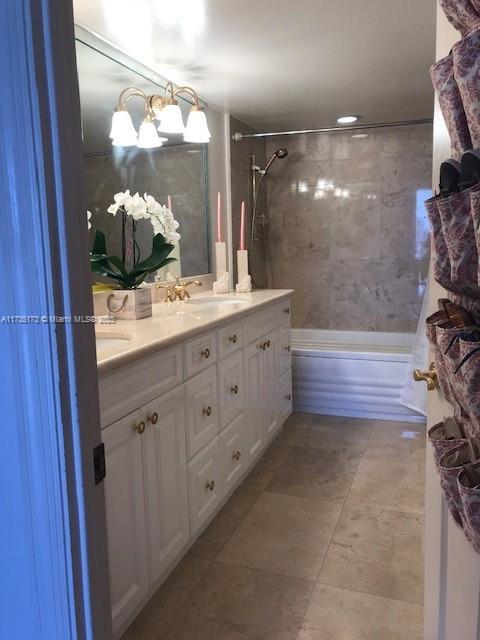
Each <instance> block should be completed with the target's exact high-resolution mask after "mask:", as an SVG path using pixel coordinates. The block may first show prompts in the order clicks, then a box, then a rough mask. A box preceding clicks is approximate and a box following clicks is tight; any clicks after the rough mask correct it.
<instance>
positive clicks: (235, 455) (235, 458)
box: [232, 451, 242, 462]
mask: <svg viewBox="0 0 480 640" xmlns="http://www.w3.org/2000/svg"><path fill="white" fill-rule="evenodd" d="M241 457H242V453H241V452H240V451H235V453H234V454H233V455H232V458H233V459H234V460H236V461H237V462H238V461H239V460H240V458H241Z"/></svg>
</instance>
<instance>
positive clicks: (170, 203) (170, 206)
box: [167, 195, 173, 211]
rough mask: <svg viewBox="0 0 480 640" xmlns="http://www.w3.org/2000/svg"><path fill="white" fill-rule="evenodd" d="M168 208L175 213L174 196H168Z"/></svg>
mask: <svg viewBox="0 0 480 640" xmlns="http://www.w3.org/2000/svg"><path fill="white" fill-rule="evenodd" d="M167 208H168V209H170V211H173V209H172V196H170V195H168V196H167Z"/></svg>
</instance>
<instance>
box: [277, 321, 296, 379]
mask: <svg viewBox="0 0 480 640" xmlns="http://www.w3.org/2000/svg"><path fill="white" fill-rule="evenodd" d="M276 347H277V348H276V351H275V356H276V359H277V360H276V365H277V375H278V376H281V375H283V374H284V373H285V371H288V370H289V369H290V368H291V367H292V354H291V346H290V325H289V324H283V325H282V326H281V327H278V329H277V344H276Z"/></svg>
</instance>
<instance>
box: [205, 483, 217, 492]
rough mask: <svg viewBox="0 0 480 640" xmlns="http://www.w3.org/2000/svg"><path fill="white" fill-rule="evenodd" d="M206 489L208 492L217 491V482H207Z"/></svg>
mask: <svg viewBox="0 0 480 640" xmlns="http://www.w3.org/2000/svg"><path fill="white" fill-rule="evenodd" d="M205 489H207V490H208V491H213V490H214V489H215V480H207V482H206V483H205Z"/></svg>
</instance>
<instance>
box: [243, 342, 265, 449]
mask: <svg viewBox="0 0 480 640" xmlns="http://www.w3.org/2000/svg"><path fill="white" fill-rule="evenodd" d="M264 342H265V341H264V340H261V339H260V340H257V341H256V342H252V343H251V344H249V345H248V346H247V347H246V348H245V349H244V351H243V370H244V378H245V422H246V427H247V428H246V434H247V451H248V456H249V457H250V458H255V457H256V456H257V455H258V453H259V452H260V449H261V448H262V445H263V442H264V440H265V409H264V404H265V403H264V399H263V397H262V396H263V394H264V393H265V381H264V379H263V373H264V369H265V365H264V359H265V350H264V349H263V345H264Z"/></svg>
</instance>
